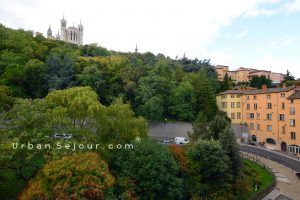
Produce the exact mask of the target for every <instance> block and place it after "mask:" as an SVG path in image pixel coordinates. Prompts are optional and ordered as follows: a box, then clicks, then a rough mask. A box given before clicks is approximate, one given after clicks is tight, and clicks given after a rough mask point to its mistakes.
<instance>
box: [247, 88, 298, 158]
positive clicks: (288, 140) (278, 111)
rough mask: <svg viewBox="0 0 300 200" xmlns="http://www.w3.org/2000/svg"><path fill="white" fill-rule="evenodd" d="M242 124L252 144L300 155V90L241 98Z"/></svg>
mask: <svg viewBox="0 0 300 200" xmlns="http://www.w3.org/2000/svg"><path fill="white" fill-rule="evenodd" d="M242 110H243V119H242V123H245V124H247V125H248V130H249V134H250V137H251V139H252V141H253V142H256V143H259V144H263V145H266V146H267V147H269V148H272V149H276V150H281V151H288V152H290V153H293V154H297V155H300V88H299V87H295V86H291V87H285V86H283V88H269V89H268V88H266V86H263V88H262V89H260V90H251V91H247V92H245V93H244V95H242Z"/></svg>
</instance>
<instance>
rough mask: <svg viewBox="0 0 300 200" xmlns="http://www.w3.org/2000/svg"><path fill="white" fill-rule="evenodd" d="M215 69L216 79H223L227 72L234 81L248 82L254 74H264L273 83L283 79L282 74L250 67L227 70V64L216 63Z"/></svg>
mask: <svg viewBox="0 0 300 200" xmlns="http://www.w3.org/2000/svg"><path fill="white" fill-rule="evenodd" d="M215 70H216V72H217V74H218V79H219V80H223V78H224V76H225V74H226V73H227V74H228V76H229V77H231V79H232V80H233V81H235V82H236V83H242V82H249V81H250V80H251V78H252V77H254V76H263V75H264V76H266V77H267V78H269V79H271V80H272V82H273V83H274V84H278V83H281V82H282V81H283V80H284V76H285V75H284V74H281V73H276V72H271V71H267V70H259V69H251V68H244V67H240V68H238V69H236V70H234V71H229V67H228V66H223V65H217V66H216V67H215Z"/></svg>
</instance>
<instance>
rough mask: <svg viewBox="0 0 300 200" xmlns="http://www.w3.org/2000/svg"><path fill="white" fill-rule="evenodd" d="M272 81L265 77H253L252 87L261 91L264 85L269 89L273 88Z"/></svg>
mask: <svg viewBox="0 0 300 200" xmlns="http://www.w3.org/2000/svg"><path fill="white" fill-rule="evenodd" d="M271 84H272V80H271V79H270V78H269V77H268V78H267V77H266V76H265V75H262V76H253V77H252V78H251V80H250V87H254V88H258V89H261V88H262V85H266V86H267V87H268V88H270V87H271Z"/></svg>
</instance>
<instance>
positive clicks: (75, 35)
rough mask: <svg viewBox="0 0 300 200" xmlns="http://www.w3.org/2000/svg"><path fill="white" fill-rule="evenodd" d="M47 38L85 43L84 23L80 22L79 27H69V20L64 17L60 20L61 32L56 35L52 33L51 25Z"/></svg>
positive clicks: (78, 43) (79, 43)
mask: <svg viewBox="0 0 300 200" xmlns="http://www.w3.org/2000/svg"><path fill="white" fill-rule="evenodd" d="M47 38H48V39H57V40H62V41H65V42H70V43H73V44H77V45H82V44H83V25H82V24H81V22H80V24H79V25H78V27H75V26H74V25H73V26H70V27H68V28H67V20H65V18H64V17H63V18H62V19H61V20H60V34H59V32H58V33H57V35H56V36H53V35H52V30H51V27H50V25H49V28H48V31H47Z"/></svg>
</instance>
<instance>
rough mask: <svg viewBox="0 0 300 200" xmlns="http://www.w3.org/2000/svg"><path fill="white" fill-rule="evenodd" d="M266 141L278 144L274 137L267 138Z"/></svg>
mask: <svg viewBox="0 0 300 200" xmlns="http://www.w3.org/2000/svg"><path fill="white" fill-rule="evenodd" d="M266 142H267V143H269V144H276V142H275V140H274V139H273V138H267V139H266Z"/></svg>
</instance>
